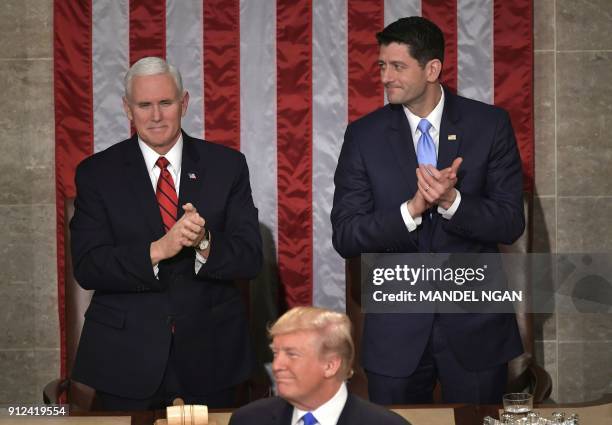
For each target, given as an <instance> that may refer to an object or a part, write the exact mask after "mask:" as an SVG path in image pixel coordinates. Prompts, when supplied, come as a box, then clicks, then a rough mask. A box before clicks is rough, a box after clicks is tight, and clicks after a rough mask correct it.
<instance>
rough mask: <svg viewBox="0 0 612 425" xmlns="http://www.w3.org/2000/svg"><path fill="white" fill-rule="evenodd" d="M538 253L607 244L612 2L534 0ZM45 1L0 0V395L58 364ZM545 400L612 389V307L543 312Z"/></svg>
mask: <svg viewBox="0 0 612 425" xmlns="http://www.w3.org/2000/svg"><path fill="white" fill-rule="evenodd" d="M534 8H535V49H536V51H535V114H536V115H535V124H536V126H535V130H536V132H535V136H536V137H535V140H536V198H535V203H534V205H535V207H534V217H533V220H534V232H533V235H532V236H533V240H532V244H533V247H534V250H535V251H538V252H587V251H591V252H610V251H612V225H610V224H609V220H610V219H609V217H610V214H609V213H608V212H609V211H610V210H612V167H611V166H610V164H612V162H611V159H612V142H611V139H610V134H612V38H611V37H609V34H608V33H609V29H610V28H612V2H609V1H608V0H588V1H587V0H534ZM52 31H53V26H52V0H3V2H2V5H1V6H0V93H3V99H4V100H3V101H2V102H0V143H1V144H2V152H3V155H2V156H0V166H1V167H2V170H3V171H2V172H1V173H0V185H1V187H2V188H3V190H2V191H1V192H0V223H1V224H2V226H0V228H1V229H2V232H1V233H0V247H1V248H0V249H1V250H2V255H0V258H2V261H3V266H2V267H0V291H1V292H0V293H1V297H0V322H1V323H5V324H8V325H5V326H6V328H5V329H6V330H5V331H4V332H2V333H0V371H1V373H0V404H3V403H10V402H17V401H20V402H40V401H41V388H42V386H43V385H44V383H46V382H48V381H49V380H51V379H52V378H54V377H56V376H57V375H58V373H59V333H58V319H57V290H56V285H57V281H56V263H55V258H56V253H55V252H56V251H55V249H56V247H55V204H54V168H53V162H54V151H53V136H54V134H53V89H52V81H53V80H52V77H53V75H52V70H53V62H52V35H53V33H52ZM536 331H537V339H538V341H537V356H538V359H539V361H540V363H541V364H544V365H545V367H546V369H547V370H548V371H549V372H550V373H551V375H552V377H553V383H554V391H553V399H554V400H556V401H559V402H570V401H584V400H592V399H596V398H598V397H599V396H600V395H601V394H603V393H612V315H605V316H603V315H577V314H556V315H542V316H540V317H538V320H537V323H536Z"/></svg>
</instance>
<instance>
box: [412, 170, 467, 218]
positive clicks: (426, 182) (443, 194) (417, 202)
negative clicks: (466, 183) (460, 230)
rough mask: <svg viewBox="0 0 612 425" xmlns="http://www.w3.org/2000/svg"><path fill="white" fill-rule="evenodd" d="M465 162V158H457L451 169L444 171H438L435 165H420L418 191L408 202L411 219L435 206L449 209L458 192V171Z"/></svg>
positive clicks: (417, 173) (417, 171) (417, 174)
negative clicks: (456, 186) (456, 189)
mask: <svg viewBox="0 0 612 425" xmlns="http://www.w3.org/2000/svg"><path fill="white" fill-rule="evenodd" d="M462 162H463V158H455V160H454V161H453V163H452V164H451V166H450V167H447V168H444V169H442V170H438V169H436V167H434V166H433V165H429V164H427V165H425V164H420V165H419V168H417V169H416V176H417V187H418V190H417V192H416V193H415V195H414V197H413V198H412V199H411V200H410V201H408V211H409V212H410V215H411V217H417V216H420V215H422V214H423V212H425V211H426V210H428V209H429V208H431V207H432V206H433V205H439V206H440V207H442V208H444V209H449V208H450V207H451V205H453V202H454V201H455V197H456V196H457V192H456V191H455V185H456V184H457V171H458V170H459V167H460V166H461V163H462Z"/></svg>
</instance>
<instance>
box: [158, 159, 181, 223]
mask: <svg viewBox="0 0 612 425" xmlns="http://www.w3.org/2000/svg"><path fill="white" fill-rule="evenodd" d="M169 164H170V162H168V160H167V159H166V158H164V157H163V156H160V157H159V158H158V159H157V161H156V162H155V165H157V166H158V167H159V169H160V170H161V172H160V173H159V178H158V179H157V191H156V192H155V196H156V197H157V204H158V205H159V211H160V212H161V217H162V221H163V222H164V229H165V230H166V232H168V230H170V228H171V227H172V226H173V225H174V223H176V213H177V210H178V197H177V196H176V190H174V180H172V175H171V174H170V171H168V165H169Z"/></svg>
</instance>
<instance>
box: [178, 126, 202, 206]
mask: <svg viewBox="0 0 612 425" xmlns="http://www.w3.org/2000/svg"><path fill="white" fill-rule="evenodd" d="M194 143H198V142H197V141H195V140H194V139H192V138H191V137H189V136H188V135H187V134H185V133H184V132H183V155H182V160H181V185H180V188H179V206H178V217H179V218H180V217H181V216H182V215H183V213H184V211H183V208H182V206H183V205H185V204H186V203H188V202H191V203H192V204H193V205H194V206H195V205H196V200H197V198H198V189H199V188H200V187H201V186H202V181H203V180H204V178H205V172H206V170H205V168H204V167H202V166H201V163H200V155H199V154H198V152H197V150H196V148H195V146H194ZM200 143H201V142H200Z"/></svg>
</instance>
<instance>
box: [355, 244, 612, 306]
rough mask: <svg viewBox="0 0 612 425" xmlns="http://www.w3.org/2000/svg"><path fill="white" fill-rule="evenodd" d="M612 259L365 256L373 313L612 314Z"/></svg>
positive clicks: (364, 297) (365, 301) (366, 298)
mask: <svg viewBox="0 0 612 425" xmlns="http://www.w3.org/2000/svg"><path fill="white" fill-rule="evenodd" d="M611 260H612V254H562V255H561V254H498V253H485V254H363V255H362V256H361V302H362V310H363V311H364V312H366V313H432V312H439V313H512V312H526V313H531V312H533V313H552V312H581V313H606V312H612V283H611V280H612V261H611Z"/></svg>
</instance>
